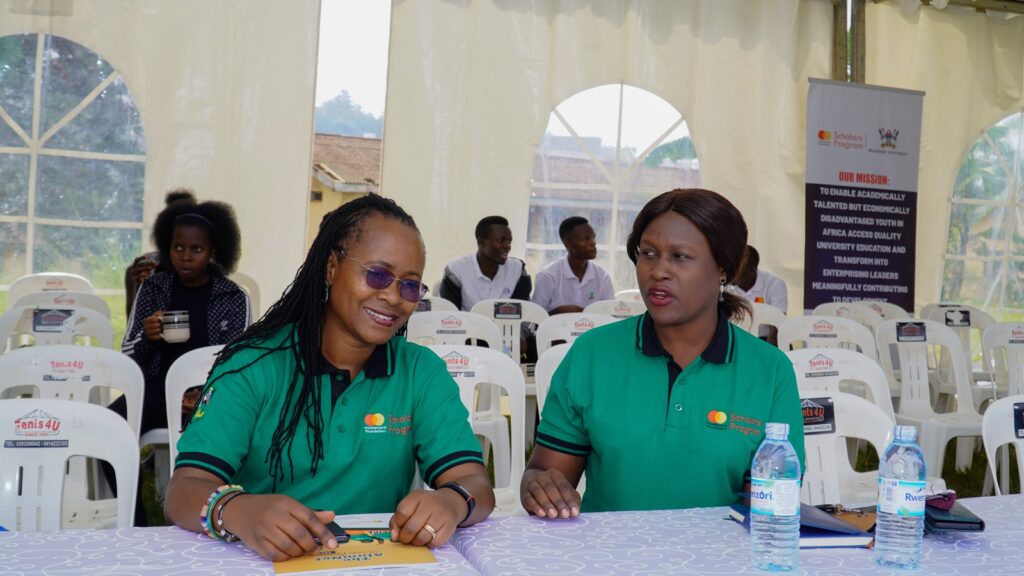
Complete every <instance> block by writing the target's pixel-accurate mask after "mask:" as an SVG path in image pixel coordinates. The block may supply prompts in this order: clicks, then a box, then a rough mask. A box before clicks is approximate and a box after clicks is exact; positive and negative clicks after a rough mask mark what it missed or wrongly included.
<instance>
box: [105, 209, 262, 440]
mask: <svg viewBox="0 0 1024 576" xmlns="http://www.w3.org/2000/svg"><path fill="white" fill-rule="evenodd" d="M152 238H153V242H154V244H156V246H157V250H158V251H159V253H160V261H161V262H165V263H169V264H170V266H169V267H168V268H169V269H168V270H162V271H158V272H156V273H154V274H153V275H151V276H150V277H148V278H146V280H145V281H143V283H142V286H141V287H140V288H139V294H138V296H137V297H136V299H135V304H134V306H133V307H132V313H131V315H130V316H129V317H128V330H127V332H126V333H125V338H124V343H123V344H122V345H121V350H122V351H123V352H124V353H125V354H127V355H129V356H131V357H132V358H133V359H134V360H135V362H136V363H138V365H139V367H140V368H142V373H143V375H144V376H145V377H146V393H145V396H144V404H143V407H142V428H141V431H140V432H141V433H145V432H147V431H149V430H151V429H154V428H166V427H167V425H168V424H170V425H172V426H177V425H179V423H177V422H174V423H168V422H167V416H166V404H165V394H164V379H165V377H166V376H167V370H168V369H169V368H170V367H171V364H173V363H174V361H175V360H177V359H178V358H179V357H180V356H181V355H182V354H185V353H186V352H189V351H190V350H195V349H196V348H201V347H203V346H212V345H217V344H227V343H228V342H230V341H232V340H234V339H235V338H236V337H238V336H239V335H240V334H241V333H242V331H243V330H244V329H245V327H246V326H248V325H249V323H250V322H251V320H252V312H251V310H250V307H249V297H248V296H247V295H246V293H245V292H244V291H243V290H242V289H241V288H239V287H238V285H237V284H235V283H234V282H232V281H231V280H228V279H227V277H226V276H227V275H228V274H230V273H231V272H232V271H234V269H235V265H236V264H237V263H238V258H239V254H240V247H241V234H240V232H239V229H238V223H237V222H236V221H235V214H234V211H233V210H232V209H231V207H230V206H229V205H227V204H224V203H222V202H202V203H198V204H196V203H191V202H175V203H171V204H168V206H167V207H166V208H164V210H163V211H162V212H160V214H159V215H158V216H157V218H156V222H155V223H154V224H153V235H152ZM165 315H166V316H167V321H168V322H167V325H165V323H164V317H165ZM114 409H115V410H117V408H116V407H115V408H114Z"/></svg>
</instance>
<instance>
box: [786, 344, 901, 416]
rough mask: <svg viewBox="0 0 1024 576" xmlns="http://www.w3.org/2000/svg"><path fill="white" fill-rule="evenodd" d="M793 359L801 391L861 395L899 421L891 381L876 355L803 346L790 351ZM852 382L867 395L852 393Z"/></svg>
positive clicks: (789, 353) (791, 359) (787, 353)
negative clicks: (870, 355) (876, 359)
mask: <svg viewBox="0 0 1024 576" xmlns="http://www.w3.org/2000/svg"><path fill="white" fill-rule="evenodd" d="M786 355H788V356H789V359H790V361H792V362H793V370H794V371H795V372H796V383H797V386H798V387H799V388H800V393H801V394H803V393H804V392H805V391H806V392H808V393H810V392H812V391H817V392H821V393H824V394H833V393H835V392H846V393H852V394H855V395H857V396H861V397H863V398H865V399H866V400H868V401H870V402H872V403H873V404H875V405H876V406H878V407H879V408H880V409H881V410H882V412H884V413H885V415H886V416H888V417H889V419H890V420H893V421H895V419H896V415H895V414H894V413H893V408H892V396H891V392H890V390H889V381H888V380H887V379H886V377H885V372H884V371H882V367H881V366H879V365H878V362H876V361H875V360H874V359H873V358H868V357H867V356H865V355H864V354H861V353H860V352H857V351H855V350H843V349H841V348H835V349H827V348H801V349H800V350H790V351H788V352H786ZM851 382H859V383H861V384H862V385H863V389H864V390H863V391H864V392H867V395H865V394H863V393H858V392H859V391H858V392H851V390H853V389H854V388H853V387H852V386H850V383H851Z"/></svg>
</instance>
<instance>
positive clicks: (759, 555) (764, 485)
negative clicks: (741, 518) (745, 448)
mask: <svg viewBox="0 0 1024 576" xmlns="http://www.w3.org/2000/svg"><path fill="white" fill-rule="evenodd" d="M788 436H789V425H788V424H785V423H781V422H769V423H768V424H767V426H765V439H764V442H762V443H761V446H760V447H759V448H758V449H757V453H755V454H754V462H753V464H751V466H750V540H751V560H752V561H753V563H754V566H756V567H758V568H760V569H762V570H771V571H773V572H779V571H786V570H793V569H795V568H796V564H797V556H798V554H799V552H800V459H799V458H797V455H796V450H794V449H793V445H792V444H790V443H789V440H788V439H787V438H788Z"/></svg>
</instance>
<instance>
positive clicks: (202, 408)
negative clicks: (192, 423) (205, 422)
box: [192, 387, 216, 420]
mask: <svg viewBox="0 0 1024 576" xmlns="http://www.w3.org/2000/svg"><path fill="white" fill-rule="evenodd" d="M215 391H216V390H215V389H214V388H212V387H211V388H209V389H208V390H207V391H206V393H205V394H203V397H202V398H201V399H200V400H199V405H198V406H196V413H195V414H193V415H192V419H193V420H199V419H200V418H202V417H203V416H206V407H207V406H209V405H210V400H211V399H212V398H213V393H214V392H215Z"/></svg>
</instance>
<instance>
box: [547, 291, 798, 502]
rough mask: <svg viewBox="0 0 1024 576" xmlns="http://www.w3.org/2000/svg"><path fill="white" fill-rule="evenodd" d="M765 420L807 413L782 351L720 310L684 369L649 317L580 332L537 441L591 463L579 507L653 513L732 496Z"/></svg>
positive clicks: (793, 429) (792, 428) (794, 424)
mask: <svg viewBox="0 0 1024 576" xmlns="http://www.w3.org/2000/svg"><path fill="white" fill-rule="evenodd" d="M767 422H786V423H788V424H789V440H790V442H792V443H793V447H794V448H796V451H797V454H798V455H799V456H800V460H801V462H803V457H804V439H803V416H802V412H801V409H800V397H799V394H798V393H797V385H796V376H795V374H794V373H793V365H792V363H791V362H790V361H789V359H788V358H787V357H786V355H785V354H784V353H782V352H781V351H779V350H778V349H777V348H775V347H774V346H772V345H770V344H767V343H765V342H763V341H761V340H759V339H758V338H756V337H754V336H752V335H750V334H748V333H747V332H746V331H744V330H742V329H741V328H738V327H736V326H734V325H733V324H732V323H730V322H728V321H727V320H726V318H725V315H724V313H722V312H721V311H720V312H719V315H718V325H717V327H716V329H715V335H714V337H713V338H712V340H711V343H710V344H709V345H708V347H707V349H706V350H704V352H703V353H702V354H701V355H700V356H698V357H697V358H696V359H694V361H693V362H692V363H690V365H689V366H686V367H685V368H680V367H679V366H678V365H677V364H676V363H675V362H674V361H673V360H672V358H671V356H670V355H668V354H667V353H666V352H665V349H664V348H663V347H662V345H661V343H660V342H659V341H658V337H657V335H656V334H655V332H654V326H653V324H652V322H651V318H650V316H649V315H648V314H643V315H641V316H635V317H633V318H628V319H626V320H622V321H619V322H616V323H614V324H608V325H605V326H601V327H598V328H595V329H593V330H590V331H589V332H587V333H586V334H583V335H581V336H580V337H579V338H578V339H577V340H576V342H575V343H574V344H573V346H572V348H571V349H570V350H569V352H568V354H566V356H565V359H564V360H563V361H562V363H561V365H560V366H559V367H558V370H557V371H555V374H554V377H553V378H552V382H551V389H550V391H549V392H548V396H547V400H546V402H545V404H544V413H543V415H542V418H541V423H540V427H539V428H538V430H537V443H538V444H541V445H543V446H545V447H547V448H550V449H552V450H556V451H559V452H563V453H566V454H572V455H577V456H585V457H586V458H587V465H586V475H587V490H586V493H585V494H584V496H583V505H582V510H583V511H585V512H599V511H609V510H656V509H671V508H692V507H699V506H724V505H728V504H732V503H734V502H736V501H737V492H739V491H741V490H742V488H743V482H744V476H745V475H747V474H748V473H749V470H750V464H751V461H752V460H753V457H754V452H755V451H756V450H757V447H758V446H759V445H760V444H761V441H762V440H763V438H764V425H765V423H767Z"/></svg>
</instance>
